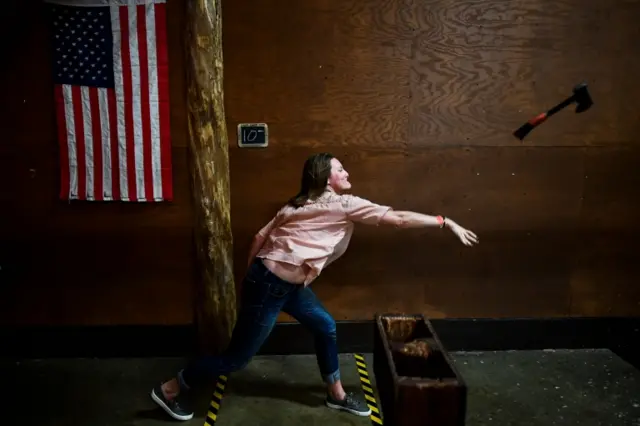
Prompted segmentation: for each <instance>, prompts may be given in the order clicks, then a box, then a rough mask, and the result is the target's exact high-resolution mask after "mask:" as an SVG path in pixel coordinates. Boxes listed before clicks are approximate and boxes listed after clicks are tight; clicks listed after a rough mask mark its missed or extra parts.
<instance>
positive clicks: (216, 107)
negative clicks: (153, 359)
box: [185, 0, 236, 352]
mask: <svg viewBox="0 0 640 426" xmlns="http://www.w3.org/2000/svg"><path fill="white" fill-rule="evenodd" d="M220 2H221V0H187V14H186V16H187V19H186V34H185V35H186V37H185V42H186V44H185V52H186V56H187V57H186V72H187V88H188V92H187V108H188V121H189V157H190V158H189V161H190V168H191V184H192V186H191V190H192V195H193V201H194V213H195V230H194V231H195V244H196V250H197V262H198V267H197V268H198V270H197V277H198V287H197V291H196V300H195V305H196V321H197V323H198V335H199V340H200V347H201V349H202V350H205V351H207V352H220V351H222V350H224V348H225V347H226V346H227V344H228V342H229V338H230V335H231V331H232V329H233V325H234V323H235V320H236V292H235V283H234V278H233V239H232V234H231V217H230V204H231V203H230V201H231V200H230V192H231V191H230V188H229V151H228V136H227V127H226V123H225V111H224V92H223V55H222V17H221V4H220Z"/></svg>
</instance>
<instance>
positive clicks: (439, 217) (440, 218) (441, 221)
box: [436, 215, 444, 228]
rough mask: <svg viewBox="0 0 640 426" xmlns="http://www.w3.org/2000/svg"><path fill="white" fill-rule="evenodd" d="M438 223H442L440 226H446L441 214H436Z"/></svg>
mask: <svg viewBox="0 0 640 426" xmlns="http://www.w3.org/2000/svg"><path fill="white" fill-rule="evenodd" d="M436 219H437V220H438V223H439V224H440V228H442V227H444V218H443V217H442V216H440V215H438V216H436Z"/></svg>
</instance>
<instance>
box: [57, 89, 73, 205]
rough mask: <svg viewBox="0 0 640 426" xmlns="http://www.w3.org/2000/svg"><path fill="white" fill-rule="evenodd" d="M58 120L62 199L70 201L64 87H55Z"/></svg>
mask: <svg viewBox="0 0 640 426" xmlns="http://www.w3.org/2000/svg"><path fill="white" fill-rule="evenodd" d="M54 98H55V103H56V119H57V122H58V146H59V149H60V198H61V199H63V200H67V199H69V146H68V145H67V122H66V117H65V113H64V96H63V95H62V85H60V84H56V85H55V86H54Z"/></svg>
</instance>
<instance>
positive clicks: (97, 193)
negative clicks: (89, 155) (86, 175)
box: [89, 87, 104, 201]
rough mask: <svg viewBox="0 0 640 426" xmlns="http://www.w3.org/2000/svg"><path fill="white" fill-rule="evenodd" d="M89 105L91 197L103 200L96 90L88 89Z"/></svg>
mask: <svg viewBox="0 0 640 426" xmlns="http://www.w3.org/2000/svg"><path fill="white" fill-rule="evenodd" d="M89 105H91V127H92V129H91V133H92V135H93V196H94V198H95V199H96V200H100V201H101V200H103V199H104V192H103V186H102V185H103V181H104V176H103V173H102V125H101V124H100V103H99V101H98V88H97V87H90V88H89Z"/></svg>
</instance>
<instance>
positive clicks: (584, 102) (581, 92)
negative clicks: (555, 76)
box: [573, 83, 593, 112]
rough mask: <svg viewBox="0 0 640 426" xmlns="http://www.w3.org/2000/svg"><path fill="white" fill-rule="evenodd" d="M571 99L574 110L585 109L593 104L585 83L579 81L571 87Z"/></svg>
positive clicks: (581, 110) (580, 110)
mask: <svg viewBox="0 0 640 426" xmlns="http://www.w3.org/2000/svg"><path fill="white" fill-rule="evenodd" d="M573 100H574V101H575V103H576V112H583V111H586V110H588V109H589V108H590V107H591V105H593V100H592V99H591V95H589V90H587V83H580V84H578V85H576V86H575V87H574V88H573Z"/></svg>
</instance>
